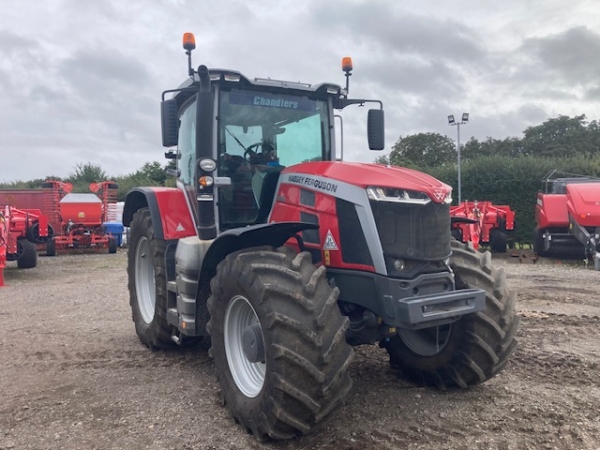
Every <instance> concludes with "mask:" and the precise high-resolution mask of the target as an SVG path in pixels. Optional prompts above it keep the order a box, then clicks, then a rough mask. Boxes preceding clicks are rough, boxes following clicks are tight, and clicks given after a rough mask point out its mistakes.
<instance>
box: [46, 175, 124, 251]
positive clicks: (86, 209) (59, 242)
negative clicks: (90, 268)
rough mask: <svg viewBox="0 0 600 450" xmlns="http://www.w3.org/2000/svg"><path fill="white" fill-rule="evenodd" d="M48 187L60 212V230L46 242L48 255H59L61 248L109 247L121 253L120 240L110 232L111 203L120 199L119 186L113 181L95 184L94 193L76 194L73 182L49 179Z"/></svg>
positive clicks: (109, 249) (91, 188) (92, 184)
mask: <svg viewBox="0 0 600 450" xmlns="http://www.w3.org/2000/svg"><path fill="white" fill-rule="evenodd" d="M43 187H44V188H49V189H52V190H53V193H54V202H55V206H54V210H55V211H57V212H58V215H59V220H60V224H61V229H60V233H57V235H56V236H55V237H54V239H51V240H49V241H48V242H47V243H46V255H47V256H54V255H56V251H57V249H74V248H87V249H102V248H104V249H108V252H109V253H116V252H117V246H118V245H117V239H116V238H115V236H112V235H111V234H110V233H107V232H106V230H105V228H104V224H105V223H106V222H107V214H108V204H109V203H110V202H114V201H115V199H116V192H117V189H118V185H117V184H115V183H114V182H112V181H103V182H101V183H91V184H90V190H91V191H92V192H94V193H93V194H92V193H72V192H71V190H72V189H73V186H72V185H71V183H64V182H61V181H53V180H48V181H46V182H45V183H44V184H43Z"/></svg>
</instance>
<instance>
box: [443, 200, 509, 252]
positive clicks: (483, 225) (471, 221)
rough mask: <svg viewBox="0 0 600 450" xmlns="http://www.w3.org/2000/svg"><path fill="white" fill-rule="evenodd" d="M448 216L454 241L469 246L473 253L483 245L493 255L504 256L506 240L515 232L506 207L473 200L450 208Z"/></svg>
mask: <svg viewBox="0 0 600 450" xmlns="http://www.w3.org/2000/svg"><path fill="white" fill-rule="evenodd" d="M450 215H451V216H452V236H453V237H454V238H455V239H456V240H458V241H461V242H471V243H472V244H473V247H474V248H475V249H478V248H479V244H487V245H489V246H490V248H491V249H492V250H493V251H495V252H498V253H505V252H506V244H507V242H508V236H509V234H511V233H512V232H514V230H515V212H514V211H513V210H512V209H510V206H508V205H494V204H493V203H492V202H488V201H481V202H480V201H477V200H475V201H473V202H463V203H461V204H460V205H458V206H451V207H450ZM461 219H468V220H461Z"/></svg>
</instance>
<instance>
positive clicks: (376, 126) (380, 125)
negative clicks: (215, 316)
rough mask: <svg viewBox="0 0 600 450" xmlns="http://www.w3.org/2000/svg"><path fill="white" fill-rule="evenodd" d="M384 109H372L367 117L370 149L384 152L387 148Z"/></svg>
mask: <svg viewBox="0 0 600 450" xmlns="http://www.w3.org/2000/svg"><path fill="white" fill-rule="evenodd" d="M384 130H385V126H384V119H383V109H370V110H369V115H368V117H367V137H368V140H369V149H371V150H383V149H384V147H385V131H384Z"/></svg>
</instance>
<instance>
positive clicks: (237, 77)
mask: <svg viewBox="0 0 600 450" xmlns="http://www.w3.org/2000/svg"><path fill="white" fill-rule="evenodd" d="M223 79H224V80H225V81H233V82H235V83H237V82H238V81H240V75H239V74H238V73H226V74H223Z"/></svg>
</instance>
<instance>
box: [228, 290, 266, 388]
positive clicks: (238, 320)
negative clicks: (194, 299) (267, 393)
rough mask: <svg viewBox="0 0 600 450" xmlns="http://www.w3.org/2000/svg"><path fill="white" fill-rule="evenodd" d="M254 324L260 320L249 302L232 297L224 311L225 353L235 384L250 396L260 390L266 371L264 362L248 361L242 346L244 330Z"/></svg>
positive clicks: (243, 298)
mask: <svg viewBox="0 0 600 450" xmlns="http://www.w3.org/2000/svg"><path fill="white" fill-rule="evenodd" d="M256 324H260V321H259V320H258V316H257V315H256V311H254V308H253V307H252V305H251V304H250V302H249V301H248V300H247V299H246V298H245V297H242V296H241V295H237V296H235V297H233V298H232V299H231V302H229V306H228V307H227V311H226V312H225V327H224V330H223V331H224V341H225V353H226V355H227V363H228V364H229V370H230V371H231V375H232V376H233V380H234V381H235V384H236V385H237V387H238V389H239V390H240V391H241V392H242V393H243V394H244V395H245V396H246V397H251V398H253V397H256V396H257V395H258V394H259V393H260V391H261V390H262V388H263V385H264V383H265V373H266V364H265V363H264V362H255V363H253V362H250V361H249V360H248V358H247V357H246V355H245V353H244V350H243V346H242V335H243V332H244V330H245V329H246V328H247V327H250V326H252V325H256Z"/></svg>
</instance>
